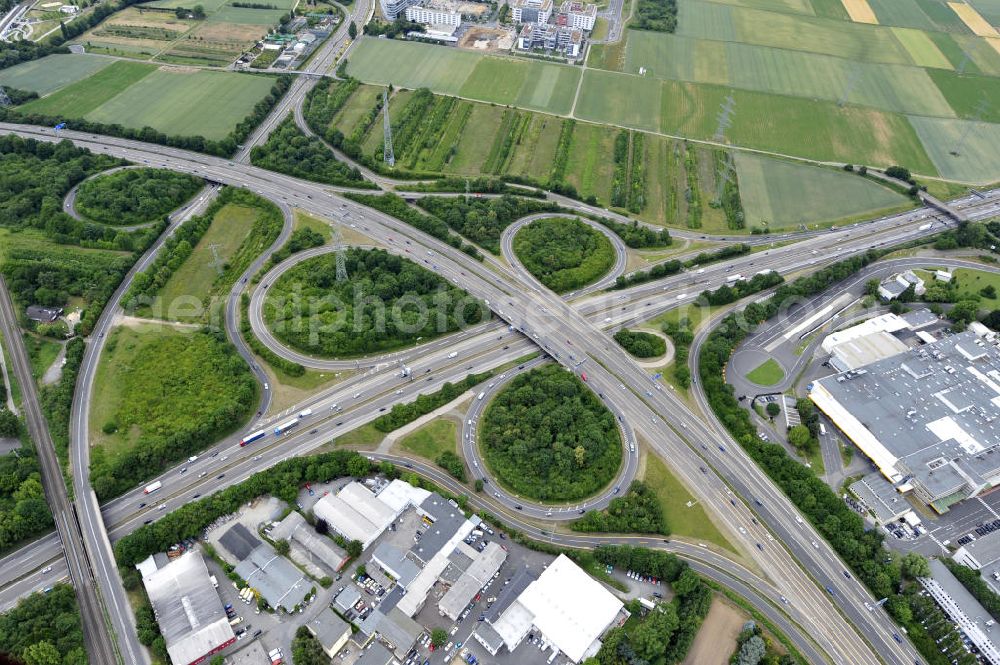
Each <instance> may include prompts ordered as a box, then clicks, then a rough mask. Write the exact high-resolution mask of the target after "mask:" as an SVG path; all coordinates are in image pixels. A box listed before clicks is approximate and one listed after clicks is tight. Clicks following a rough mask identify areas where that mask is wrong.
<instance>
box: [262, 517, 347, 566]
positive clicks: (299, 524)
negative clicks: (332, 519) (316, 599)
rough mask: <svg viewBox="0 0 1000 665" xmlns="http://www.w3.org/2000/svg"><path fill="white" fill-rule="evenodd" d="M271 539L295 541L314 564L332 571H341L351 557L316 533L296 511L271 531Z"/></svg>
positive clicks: (328, 539) (326, 538) (329, 539)
mask: <svg viewBox="0 0 1000 665" xmlns="http://www.w3.org/2000/svg"><path fill="white" fill-rule="evenodd" d="M271 539H272V540H275V541H278V540H294V541H295V542H297V543H298V544H300V545H301V546H302V548H303V549H304V550H305V552H306V553H307V556H308V557H309V558H310V560H311V561H312V562H313V563H321V564H322V565H324V566H326V567H327V568H329V569H330V570H332V571H338V570H340V569H341V568H342V567H343V566H344V564H345V563H347V561H348V559H349V558H350V557H348V556H347V552H345V551H344V549H343V548H342V547H340V546H339V545H337V543H335V542H333V539H331V538H329V537H327V536H322V535H320V534H318V533H316V530H315V529H314V528H313V527H311V526H310V525H309V523H308V522H306V519H305V518H304V517H302V515H300V514H299V513H297V512H295V511H294V510H293V511H292V512H290V513H288V516H287V517H286V518H285V519H283V520H281V522H280V523H279V524H278V525H277V526H275V527H274V529H273V530H272V531H271Z"/></svg>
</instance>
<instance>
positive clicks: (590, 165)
mask: <svg viewBox="0 0 1000 665" xmlns="http://www.w3.org/2000/svg"><path fill="white" fill-rule="evenodd" d="M616 133H617V132H616V130H614V129H612V128H610V127H601V126H599V125H591V124H588V123H577V125H576V129H575V130H574V131H573V143H572V145H571V146H570V151H569V160H568V164H567V167H566V181H567V182H569V183H570V184H571V185H573V186H574V187H576V190H577V191H578V192H579V193H580V195H581V196H591V195H593V196H596V197H597V198H598V199H599V200H601V201H609V200H610V198H611V178H612V176H613V175H614V170H615V164H614V161H613V160H612V159H611V155H612V154H613V152H614V144H615V134H616Z"/></svg>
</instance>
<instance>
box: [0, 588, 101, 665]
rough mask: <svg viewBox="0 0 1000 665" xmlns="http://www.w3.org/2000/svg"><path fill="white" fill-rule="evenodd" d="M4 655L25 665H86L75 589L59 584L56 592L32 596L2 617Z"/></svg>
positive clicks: (0, 640)
mask: <svg viewBox="0 0 1000 665" xmlns="http://www.w3.org/2000/svg"><path fill="white" fill-rule="evenodd" d="M0 654H7V655H9V656H10V657H12V658H14V659H19V660H20V661H22V662H23V663H24V665H86V664H87V662H88V660H87V652H86V650H85V649H84V644H83V628H82V626H81V624H80V612H79V610H78V609H77V606H76V594H75V593H74V592H73V587H71V586H69V585H68V584H56V585H55V586H53V587H52V591H50V592H48V593H36V594H32V595H30V596H28V597H27V598H25V599H24V600H22V601H21V602H20V603H18V604H17V607H15V608H14V609H13V610H11V611H9V612H6V613H4V614H0ZM0 660H3V659H2V658H0ZM8 662H9V661H8ZM14 662H18V661H14Z"/></svg>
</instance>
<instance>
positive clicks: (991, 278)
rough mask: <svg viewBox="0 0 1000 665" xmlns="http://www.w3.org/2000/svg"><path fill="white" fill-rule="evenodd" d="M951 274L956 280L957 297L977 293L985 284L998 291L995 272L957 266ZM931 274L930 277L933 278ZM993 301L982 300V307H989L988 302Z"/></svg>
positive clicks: (999, 282) (998, 279) (999, 280)
mask: <svg viewBox="0 0 1000 665" xmlns="http://www.w3.org/2000/svg"><path fill="white" fill-rule="evenodd" d="M953 276H954V278H955V279H956V280H958V289H957V293H958V296H959V299H961V298H962V297H964V296H971V295H979V291H980V289H983V288H985V287H987V286H992V287H993V288H994V289H996V290H997V293H1000V275H998V274H997V273H992V272H986V271H985V270H973V269H971V268H957V269H956V270H955V272H954V273H953ZM933 278H934V277H933V275H931V276H930V279H931V280H933ZM992 302H994V301H991V300H986V299H984V300H983V307H989V306H990V303H992Z"/></svg>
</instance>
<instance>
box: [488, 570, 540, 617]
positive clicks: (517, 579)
mask: <svg viewBox="0 0 1000 665" xmlns="http://www.w3.org/2000/svg"><path fill="white" fill-rule="evenodd" d="M537 579H538V576H537V575H535V574H534V573H533V572H531V570H529V569H527V568H519V569H518V570H517V571H516V572H515V573H514V574H513V575H512V576H511V580H510V584H508V585H506V586H504V587H501V589H500V591H499V593H497V595H496V600H495V601H494V602H493V607H491V608H490V609H489V610H487V611H486V612H485V614H486V620H487V621H488V622H490V623H495V622H496V620H497V619H499V618H500V615H501V614H503V613H504V611H505V610H506V609H507V608H508V607H510V605H511V603H513V602H514V601H515V600H517V597H518V596H520V595H521V592H522V591H524V590H525V589H527V588H528V585H529V584H531V583H532V582H534V581H535V580H537Z"/></svg>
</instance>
